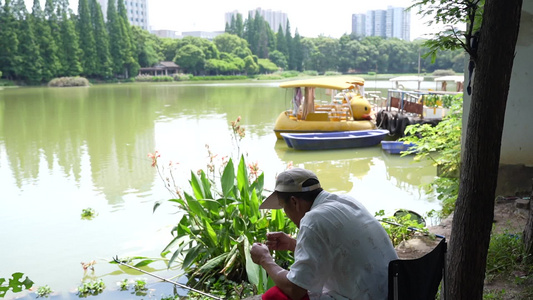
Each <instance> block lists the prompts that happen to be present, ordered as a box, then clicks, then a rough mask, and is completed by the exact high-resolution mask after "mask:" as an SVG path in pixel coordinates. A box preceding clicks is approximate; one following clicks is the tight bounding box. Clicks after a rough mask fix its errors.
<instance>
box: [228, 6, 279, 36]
mask: <svg viewBox="0 0 533 300" xmlns="http://www.w3.org/2000/svg"><path fill="white" fill-rule="evenodd" d="M256 12H258V13H259V15H260V16H262V17H263V19H265V21H267V23H268V25H270V29H272V31H274V32H278V29H279V26H280V25H281V28H282V30H283V32H286V31H287V20H288V18H287V14H286V13H284V12H282V11H273V10H271V9H261V8H260V7H259V8H256V9H254V10H250V11H248V14H247V15H243V16H242V18H243V21H245V20H246V19H248V15H251V16H252V17H253V18H255V13H256ZM238 13H239V12H238V11H237V10H234V11H231V12H226V13H225V15H224V19H225V22H224V26H226V23H227V24H231V18H232V17H235V19H236V18H237V14H238Z"/></svg>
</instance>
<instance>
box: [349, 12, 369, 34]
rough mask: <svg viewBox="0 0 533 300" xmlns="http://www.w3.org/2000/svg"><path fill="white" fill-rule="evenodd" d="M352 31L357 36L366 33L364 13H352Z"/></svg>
mask: <svg viewBox="0 0 533 300" xmlns="http://www.w3.org/2000/svg"><path fill="white" fill-rule="evenodd" d="M352 33H355V35H357V36H365V35H366V15H363V14H353V15H352Z"/></svg>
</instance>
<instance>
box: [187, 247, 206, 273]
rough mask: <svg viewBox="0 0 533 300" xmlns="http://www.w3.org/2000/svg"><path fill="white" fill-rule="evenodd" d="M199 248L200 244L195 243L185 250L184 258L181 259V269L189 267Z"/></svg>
mask: <svg viewBox="0 0 533 300" xmlns="http://www.w3.org/2000/svg"><path fill="white" fill-rule="evenodd" d="M201 250H202V248H201V247H200V245H196V246H194V247H192V248H190V249H189V250H188V251H187V255H185V258H184V259H183V263H182V267H183V269H187V268H189V267H190V266H191V264H192V263H193V262H195V261H196V260H197V258H198V254H199V253H200V251H201Z"/></svg>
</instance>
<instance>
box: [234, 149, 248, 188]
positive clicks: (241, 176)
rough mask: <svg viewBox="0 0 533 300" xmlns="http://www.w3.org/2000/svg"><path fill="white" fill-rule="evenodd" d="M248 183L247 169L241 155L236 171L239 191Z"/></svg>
mask: <svg viewBox="0 0 533 300" xmlns="http://www.w3.org/2000/svg"><path fill="white" fill-rule="evenodd" d="M248 185H249V184H248V169H247V168H246V163H245V162H244V156H241V160H240V161H239V167H238V171H237V188H238V189H239V191H242V190H243V189H246V190H247V189H248Z"/></svg>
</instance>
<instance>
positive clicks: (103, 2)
mask: <svg viewBox="0 0 533 300" xmlns="http://www.w3.org/2000/svg"><path fill="white" fill-rule="evenodd" d="M108 1H115V5H116V3H117V2H116V0H98V3H100V6H101V7H102V13H103V15H104V18H105V19H107V2H108ZM147 2H148V1H147V0H124V5H125V6H126V11H127V15H128V21H129V22H130V25H135V26H139V27H141V28H142V29H144V30H148V5H147Z"/></svg>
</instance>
